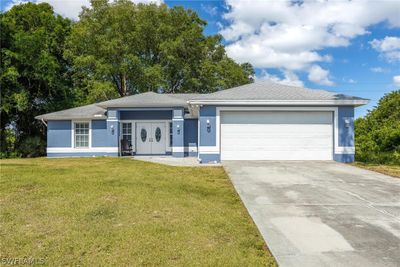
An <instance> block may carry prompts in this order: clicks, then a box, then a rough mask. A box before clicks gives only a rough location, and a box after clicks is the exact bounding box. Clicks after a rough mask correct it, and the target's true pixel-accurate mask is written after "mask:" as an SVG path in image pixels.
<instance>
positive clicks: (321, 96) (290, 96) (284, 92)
mask: <svg viewBox="0 0 400 267" xmlns="http://www.w3.org/2000/svg"><path fill="white" fill-rule="evenodd" d="M200 99H201V100H321V101H323V100H365V99H363V98H359V97H354V96H347V95H343V94H338V93H335V92H329V91H325V90H317V89H309V88H303V87H297V86H290V85H284V84H279V83H274V82H270V81H261V82H255V83H249V84H245V85H242V86H238V87H234V88H231V89H227V90H222V91H218V92H215V93H211V94H203V95H200V96H198V97H196V100H200Z"/></svg>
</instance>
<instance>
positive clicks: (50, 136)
mask: <svg viewBox="0 0 400 267" xmlns="http://www.w3.org/2000/svg"><path fill="white" fill-rule="evenodd" d="M71 126H72V124H71V121H70V120H64V121H49V122H48V123H47V147H71V133H72V132H71Z"/></svg>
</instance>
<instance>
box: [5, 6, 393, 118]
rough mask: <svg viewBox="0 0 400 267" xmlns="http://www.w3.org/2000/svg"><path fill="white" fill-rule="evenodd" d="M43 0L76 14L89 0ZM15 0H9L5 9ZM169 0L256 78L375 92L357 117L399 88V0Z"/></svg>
mask: <svg viewBox="0 0 400 267" xmlns="http://www.w3.org/2000/svg"><path fill="white" fill-rule="evenodd" d="M41 1H45V2H49V3H50V4H52V5H53V6H54V9H55V11H56V12H58V13H60V14H61V15H64V16H67V17H70V18H73V19H76V18H77V15H78V14H79V10H80V6H81V5H87V3H88V2H87V1H88V0H70V1H68V0H63V1H61V0H41ZM136 1H141V2H148V1H150V0H136ZM157 1H158V2H159V3H160V2H162V1H161V0H157ZM14 3H16V1H14V2H13V1H10V0H6V1H5V2H4V1H2V6H1V9H2V10H3V11H4V10H5V9H7V8H9V7H10V6H11V5H13V4H14ZM165 3H166V4H167V5H168V6H175V5H180V6H184V7H185V8H191V9H193V10H195V11H196V12H197V13H198V14H199V15H200V17H201V18H202V19H204V20H205V21H207V23H208V25H207V27H206V28H205V34H207V35H210V34H221V35H222V36H223V37H224V39H223V42H224V44H225V46H226V50H227V53H228V55H229V56H230V57H232V58H233V59H235V60H236V61H237V62H240V63H241V62H250V63H251V64H253V66H255V67H256V79H259V80H262V79H270V80H273V81H276V82H281V83H286V84H292V85H300V86H305V87H309V88H319V89H325V90H329V91H334V92H338V93H343V94H349V95H356V96H360V97H364V98H368V99H371V101H370V103H369V104H368V105H366V106H363V107H360V108H358V109H356V116H357V117H359V116H363V115H365V114H366V111H367V110H368V109H371V108H372V107H373V106H375V105H376V102H377V100H378V99H379V98H381V97H382V96H383V95H384V94H385V93H387V92H390V91H392V90H395V89H400V0H388V1H366V0H355V1H346V0H337V1H330V2H324V1H312V0H311V1H304V2H302V1H295V2H290V1H280V0H273V1H262V0H253V1H250V0H225V1H165Z"/></svg>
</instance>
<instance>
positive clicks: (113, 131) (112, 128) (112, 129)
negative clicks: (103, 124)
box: [110, 125, 115, 135]
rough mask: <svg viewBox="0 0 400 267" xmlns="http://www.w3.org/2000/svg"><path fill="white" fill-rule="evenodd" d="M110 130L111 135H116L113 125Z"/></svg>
mask: <svg viewBox="0 0 400 267" xmlns="http://www.w3.org/2000/svg"><path fill="white" fill-rule="evenodd" d="M110 129H111V134H112V135H114V133H115V130H114V125H111V126H110Z"/></svg>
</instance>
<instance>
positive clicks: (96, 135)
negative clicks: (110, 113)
mask: <svg viewBox="0 0 400 267" xmlns="http://www.w3.org/2000/svg"><path fill="white" fill-rule="evenodd" d="M114 131H115V130H114ZM110 137H111V138H110ZM92 147H116V144H115V143H114V142H113V138H112V133H111V129H110V130H108V129H107V121H106V120H93V121H92Z"/></svg>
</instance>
